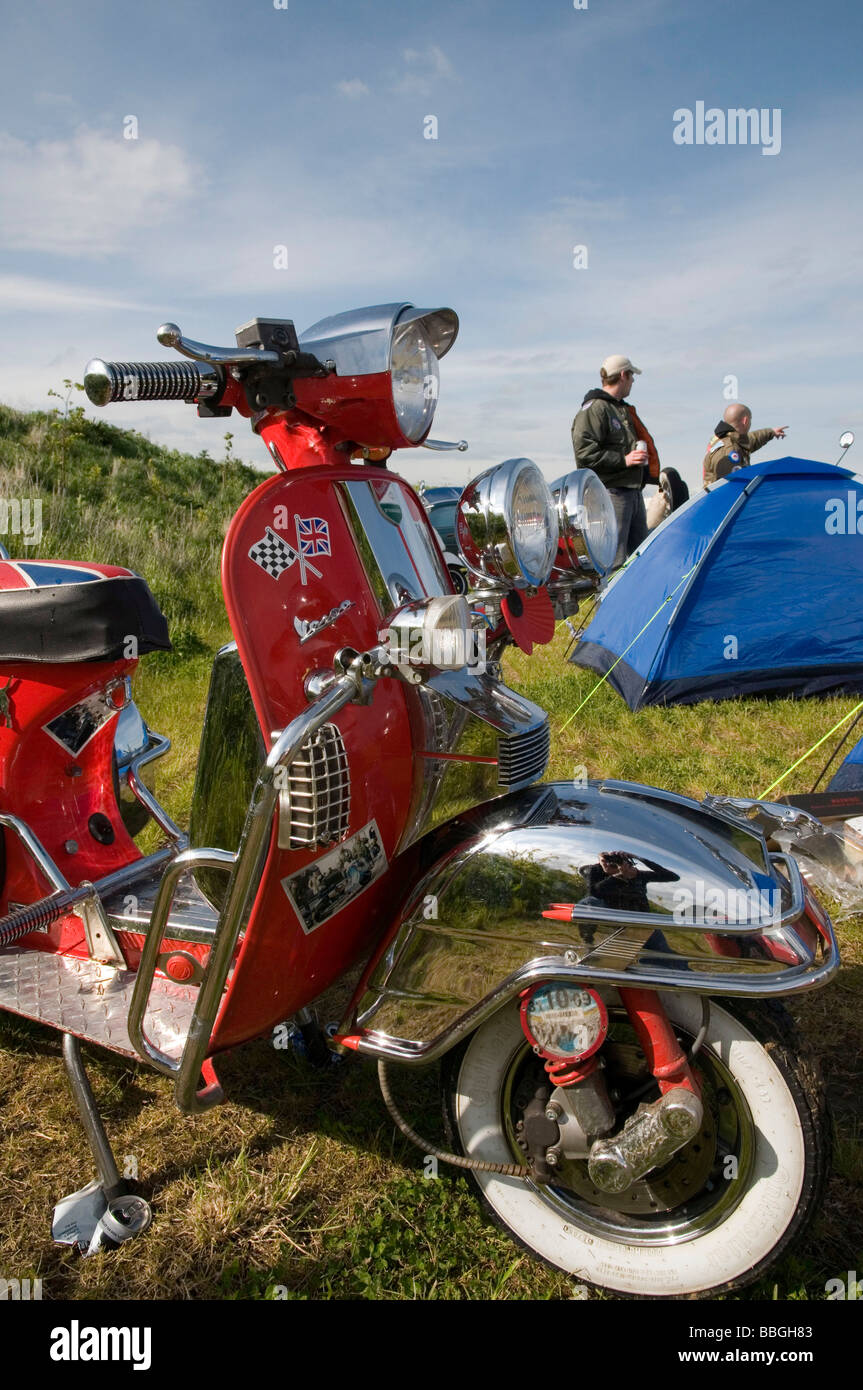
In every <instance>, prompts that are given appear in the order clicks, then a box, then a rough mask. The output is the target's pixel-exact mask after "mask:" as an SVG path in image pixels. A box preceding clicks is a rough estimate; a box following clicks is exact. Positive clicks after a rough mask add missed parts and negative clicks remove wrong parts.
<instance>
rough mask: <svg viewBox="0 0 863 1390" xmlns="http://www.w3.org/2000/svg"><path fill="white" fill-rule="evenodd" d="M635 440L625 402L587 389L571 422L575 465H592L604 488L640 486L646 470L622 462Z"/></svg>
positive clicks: (604, 392) (581, 466)
mask: <svg viewBox="0 0 863 1390" xmlns="http://www.w3.org/2000/svg"><path fill="white" fill-rule="evenodd" d="M637 443H638V437H637V435H636V433H635V430H634V429H633V428H632V422H631V420H630V418H629V409H628V407H627V405H626V402H625V401H617V400H615V399H614V397H613V396H609V394H608V392H607V391H600V390H594V391H588V393H587V395H586V396H585V398H584V400H583V402H582V406H581V410H580V411H579V412H578V414H577V415H576V417H575V419H574V420H573V422H572V447H573V451H574V453H575V462H576V466H577V467H578V468H592V469H593V471H594V473H596V475H597V477H598V478H600V479H601V480H602V482H604V483H605V486H606V487H627V488H629V487H633V488H636V487H638V488H640V487H643V486H644V483H645V481H646V474H647V469H646V468H627V466H626V464H625V463H624V458H625V457H626V455H627V454H628V453H630V452H631V451H632V450H633V449H634V448H635V446H636V444H637Z"/></svg>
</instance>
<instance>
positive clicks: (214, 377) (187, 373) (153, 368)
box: [84, 357, 225, 405]
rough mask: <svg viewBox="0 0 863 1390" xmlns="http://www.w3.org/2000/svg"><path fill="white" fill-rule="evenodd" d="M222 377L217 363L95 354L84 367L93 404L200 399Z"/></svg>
mask: <svg viewBox="0 0 863 1390" xmlns="http://www.w3.org/2000/svg"><path fill="white" fill-rule="evenodd" d="M224 381H225V377H224V373H223V372H222V371H220V369H219V368H218V367H211V366H203V367H201V366H198V365H197V363H191V362H105V361H103V360H102V358H100V357H94V358H93V359H92V361H90V362H88V363H87V366H86V368H85V371H84V390H85V391H86V393H87V396H88V398H89V399H90V400H91V401H92V402H93V405H110V404H111V403H112V402H114V401H193V400H199V399H200V400H203V399H206V398H208V397H210V396H216V395H218V394H219V393H220V391H221V390H222V387H223V385H224Z"/></svg>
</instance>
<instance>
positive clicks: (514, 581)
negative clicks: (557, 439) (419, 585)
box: [456, 459, 558, 589]
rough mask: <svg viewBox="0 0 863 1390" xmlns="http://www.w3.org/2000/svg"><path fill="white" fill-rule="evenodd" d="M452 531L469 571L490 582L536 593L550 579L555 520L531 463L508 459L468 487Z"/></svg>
mask: <svg viewBox="0 0 863 1390" xmlns="http://www.w3.org/2000/svg"><path fill="white" fill-rule="evenodd" d="M456 530H457V534H458V541H459V545H460V547H461V550H462V554H463V555H464V557H465V559H466V560H467V562H468V564H469V565H470V567H471V568H472V569H474V570H476V571H477V572H478V573H479V574H481V575H484V576H485V577H486V578H487V579H490V580H492V581H493V582H494V583H497V584H503V585H504V586H505V587H506V588H509V589H512V588H525V587H527V586H531V587H536V588H538V587H539V586H541V585H542V584H545V583H546V581H547V579H548V578H549V575H550V574H551V569H552V565H553V564H554V558H555V555H556V553H557V547H558V523H557V516H556V513H555V507H554V501H553V499H552V496H551V493H550V491H549V488H548V483H547V482H546V481H545V478H544V477H543V476H542V474H541V473H540V471H539V469H538V468H537V466H536V464H535V463H532V462H531V460H530V459H507V461H506V462H505V463H501V464H498V466H497V467H496V468H489V469H487V470H486V472H485V473H481V474H480V475H479V477H478V478H474V480H473V482H471V483H468V485H467V487H466V488H465V490H464V492H463V493H462V495H461V497H460V499H459V503H458V510H457V513H456Z"/></svg>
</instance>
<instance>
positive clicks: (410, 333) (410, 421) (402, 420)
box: [390, 318, 440, 444]
mask: <svg viewBox="0 0 863 1390" xmlns="http://www.w3.org/2000/svg"><path fill="white" fill-rule="evenodd" d="M390 377H391V379H392V388H393V405H394V406H395V412H396V419H397V420H398V423H399V429H400V430H401V432H402V434H403V435H404V437H405V439H409V440H410V441H411V443H412V444H416V443H418V441H419V440H420V439H422V437H423V435H426V434H428V432H429V430H430V429H431V422H432V418H433V416H434V413H435V408H436V407H437V398H438V385H439V383H440V372H439V371H438V364H437V357H436V356H435V353H434V351H433V350H432V345H431V343H430V342H429V340H428V337H427V335H426V332H425V329H424V327H423V323H422V320H421V319H416V318H414V319H411V320H409V321H408V322H407V323H397V324H396V326H395V328H394V329H393V337H392V344H391V347H390Z"/></svg>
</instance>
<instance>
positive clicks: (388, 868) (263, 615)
mask: <svg viewBox="0 0 863 1390" xmlns="http://www.w3.org/2000/svg"><path fill="white" fill-rule="evenodd" d="M295 444H296V445H297V446H298V447H299V450H301V451H303V452H304V453H305V446H306V438H305V435H304V433H303V431H302V430H300V431H298V432H297V435H296V436H294V435H293V432H292V431H291V429H290V428H289V427H288V426H286V425H282V427H281V428H280V430H279V434H278V446H279V452H280V455H281V456H282V457H283V458H284V460H285V462H286V463H288V464H289V463H290V461H292V460H293V459H294V446H295ZM325 452H326V453H328V455H329V457H328V460H327V461H323V462H321V463H319V464H316V465H315V466H313V467H304V468H302V470H301V471H300V469H296V470H295V469H290V470H289V472H288V474H287V475H279V476H277V477H275V478H271V479H269V480H268V481H267V482H266V483H263V484H262V485H261V487H259V488H257V489H256V490H255V492H253V493H252V494H251V495H250V496H249V497H248V498H247V499H246V501H245V503H244V504H243V506H242V507H241V508H240V511H239V512H238V513H237V516H236V517H235V519H234V521H233V524H232V526H231V529H230V531H229V533H228V537H227V539H226V542H225V547H224V552H223V557H222V581H223V586H224V592H225V602H226V604H227V608H228V614H229V617H230V620H231V627H232V630H233V633H234V636H235V639H236V642H237V647H238V650H239V653H240V657H241V659H242V662H243V666H244V668H245V672H246V675H247V677H248V681H249V687H250V691H251V695H252V700H253V702H254V706H255V711H256V713H257V716H258V720H259V722H260V726H261V729H262V730H263V731H264V735H265V741H266V742H268V743H269V742H270V741H271V736H272V732H273V731H277V730H281V729H282V728H283V727H284V726H285V725H286V724H287V723H288V721H289V720H291V719H292V718H293V717H294V716H295V715H296V713H297V712H298V710H300V709H302V708H303V707H304V706H305V705H306V704H307V703H308V698H307V695H306V692H305V681H306V679H307V677H308V676H309V675H310V674H312V673H313V672H315V671H321V672H323V671H331V670H332V666H333V658H334V656H335V654H336V653H337V652H338V651H339V650H340V649H343V648H345V647H350V648H353V649H354V650H356V651H365V650H367V649H369V648H370V647H373V646H374V645H375V644H376V643H377V642H378V640H379V637H378V634H379V630H380V628H381V625H382V623H383V621H384V618H385V614H384V613H382V612H381V609H380V606H379V604H378V601H377V599H376V597H375V595H374V593H373V591H372V587H371V585H370V582H369V578H368V576H367V574H366V571H365V569H364V567H363V563H362V561H361V559H360V556H359V554H358V553H357V549H356V543H355V540H354V536H353V533H352V530H351V527H350V525H349V523H348V519H347V517H346V515H345V510H344V506H343V504H342V503H341V502H340V497H339V493H338V491H337V485H338V484H339V483H340V482H342V481H345V480H353V479H354V478H356V476H357V475H358V472H359V470H358V469H357V468H356V466H352V465H351V464H350V463H349V462H346V461H345V457H344V454H339V453H338V452H336V451H335V449H330V450H328V451H325ZM305 457H308V455H307V453H305ZM362 478H363V481H364V482H371V483H372V485H373V487H374V488H375V489H377V490H378V491H379V492H380V494H381V497H383V496H384V495H386V496H387V497H389V498H392V497H394V496H398V498H399V500H400V503H401V505H402V506H403V508H404V510H405V512H406V513H407V514H408V515H409V516H410V517H411V518H412V519H413V521H414V523H415V524H418V525H421V526H423V527H425V528H427V529H428V530H429V532H430V531H431V527H430V524H429V522H428V521H427V518H426V514H425V512H424V510H423V508H422V507H421V505H420V504H419V503H418V501H417V499H416V497H415V495H414V493H413V492H412V490H411V489H410V488H409V487H408V485H407V484H406V483H403V482H402V481H401V480H399V479H395V478H394V477H393V475H392V474H391V473H389V472H387V471H386V470H385V469H383V468H372V467H369V466H366V467H364V468H363V469H362ZM390 505H392V504H390ZM298 526H299V534H298ZM285 544H287V545H288V546H290V547H291V548H292V550H293V551H294V552H295V553H298V554H299V558H298V559H296V560H292V561H291V562H290V563H287V564H286V556H287V552H286V551H285V550H284V549H283V546H284V545H285ZM250 552H254V553H255V554H256V555H257V556H258V559H257V560H256V559H254V558H252V555H251V554H250ZM441 569H442V572H443V575H444V576H445V575H446V570H445V567H444V566H443V565H441ZM345 605H349V606H345ZM334 612H338V616H337V617H336V618H335V620H334V621H330V622H328V625H327V626H326V627H323V628H322V629H321V630H320V631H319V632H317V633H315V634H314V635H312V636H311V637H309V638H308V640H306V641H304V642H303V643H300V641H299V637H298V631H297V626H296V623H297V622H299V623H308V624H312V623H314V622H316V621H318V620H320V619H321V618H324V617H326V616H328V615H332V614H333V613H334ZM411 698H412V692H411V691H410V689H409V688H407V687H406V686H404V685H402V684H401V683H399V682H396V681H389V682H381V683H380V684H379V685H378V686H377V687H376V688H375V691H374V695H373V698H372V700H371V703H370V704H369V705H367V706H357V705H349V706H348V707H347V708H346V709H344V710H343V711H342V712H341V713H340V715H339V717H338V728H339V731H340V733H341V735H342V738H343V740H344V744H345V749H346V753H347V762H348V767H349V776H350V818H349V822H348V825H347V837H346V843H347V845H348V846H351V844H352V841H355V837H357V836H361V835H362V834H363V832H365V833H366V834H368V833H369V831H370V828H372V827H373V828H374V831H375V833H376V836H377V837H378V838H379V844H380V851H379V852H378V853H376V854H375V855H374V857H373V862H372V863H371V864H370V865H368V866H367V867H366V868H365V869H364V871H363V873H362V877H363V878H364V877H365V875H366V874H367V873H369V872H370V873H371V878H370V879H369V881H368V882H367V883H362V882H360V881H359V880H357V882H356V883H355V885H354V887H355V891H354V892H351V893H350V896H348V897H347V898H346V900H345V901H344V905H343V906H340V907H339V908H338V909H337V910H336V911H334V912H333V913H332V915H329V914H328V910H327V909H328V905H327V904H324V905H323V906H322V907H321V908H320V914H321V916H322V918H323V920H321V921H320V923H319V924H316V923H315V920H314V916H311V917H310V916H309V915H307V916H305V917H303V916H302V915H301V913H299V912H298V911H297V908H296V906H295V902H294V897H293V889H294V885H297V884H298V883H302V881H303V878H302V876H303V873H304V871H305V870H307V868H308V866H309V865H310V864H311V863H313V862H314V861H316V860H317V861H320V859H321V850H320V848H313V849H299V850H298V849H290V850H288V849H279V847H278V844H277V835H276V827H274V830H273V835H272V838H271V841H270V847H269V854H268V858H267V863H266V867H265V870H264V873H263V877H262V879H261V884H260V888H259V891H258V894H257V897H256V899H255V902H254V906H253V909H252V914H251V917H250V920H249V925H248V928H247V930H246V933H245V937H244V941H243V945H242V948H241V951H240V955H239V959H238V962H237V966H236V969H235V970H234V973H233V975H232V977H231V981H230V985H229V992H228V994H227V997H226V999H225V1003H224V1006H223V1008H222V1011H221V1014H220V1017H219V1020H218V1023H217V1026H216V1030H215V1032H214V1036H213V1050H214V1051H218V1050H220V1049H221V1048H225V1047H228V1046H231V1045H232V1044H235V1043H238V1042H241V1041H243V1040H244V1039H246V1038H249V1037H253V1036H255V1035H256V1034H258V1033H260V1032H262V1031H264V1030H265V1029H268V1028H270V1027H272V1025H273V1024H275V1023H278V1022H279V1021H280V1020H282V1019H284V1018H286V1017H287V1016H289V1015H291V1014H293V1013H295V1012H296V1011H297V1010H298V1009H299V1008H301V1007H302V1006H303V1005H305V1004H307V1003H308V1002H309V1001H310V1000H311V999H313V998H314V997H315V996H316V995H318V994H320V993H321V992H322V991H323V990H325V989H326V988H327V987H328V986H329V985H330V984H332V983H333V981H334V980H335V979H336V978H337V977H338V976H339V975H340V974H341V973H342V972H343V971H344V970H345V969H346V968H347V967H348V966H350V965H351V964H352V963H353V962H354V961H355V960H356V959H357V957H358V956H359V955H360V954H361V953H362V952H363V950H364V949H366V948H367V947H369V946H370V945H371V944H372V942H373V941H374V940H376V938H377V937H378V936H379V935H380V934H381V933H382V932H383V931H384V930H385V928H386V926H387V924H388V923H389V922H390V920H391V919H392V917H393V915H394V913H395V912H396V911H397V909H398V907H399V905H400V904H401V902H402V900H403V898H404V896H405V895H406V893H407V892H408V890H409V887H410V884H409V882H406V881H405V874H404V866H402V873H401V877H400V880H399V875H397V874H395V873H394V871H393V867H392V866H393V860H394V858H395V854H396V849H397V846H398V844H399V841H400V839H401V837H402V834H403V832H404V829H405V825H406V822H407V817H408V813H409V810H410V807H411V804H412V802H413V800H414V796H415V793H416V783H417V781H418V780H421V778H422V759H421V758H418V757H417V752H418V750H417V749H416V748H415V746H414V741H413V737H412V732H411V729H412V716H411V710H410V707H409V706H410V702H411ZM415 717H416V715H415V712H414V719H415ZM343 858H344V856H342V861H343ZM298 876H299V877H298Z"/></svg>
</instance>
